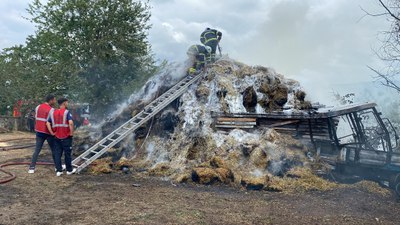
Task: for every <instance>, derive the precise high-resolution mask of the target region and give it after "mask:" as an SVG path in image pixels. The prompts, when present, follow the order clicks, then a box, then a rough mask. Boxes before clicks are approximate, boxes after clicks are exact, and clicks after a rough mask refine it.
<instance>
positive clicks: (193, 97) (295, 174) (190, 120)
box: [76, 57, 335, 190]
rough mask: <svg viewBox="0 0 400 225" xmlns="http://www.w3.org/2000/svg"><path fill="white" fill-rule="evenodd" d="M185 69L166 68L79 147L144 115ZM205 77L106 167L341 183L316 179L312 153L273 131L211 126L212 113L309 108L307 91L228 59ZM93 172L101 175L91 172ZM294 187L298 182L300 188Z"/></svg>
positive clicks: (258, 185) (249, 180)
mask: <svg viewBox="0 0 400 225" xmlns="http://www.w3.org/2000/svg"><path fill="white" fill-rule="evenodd" d="M183 68H185V67H184V66H179V65H169V66H167V68H166V69H165V70H163V72H162V73H160V74H158V75H156V76H154V77H153V78H152V79H150V80H149V81H148V82H147V83H146V85H144V87H143V88H142V89H141V90H140V91H139V92H138V93H135V94H133V95H132V96H131V98H130V99H129V101H127V102H126V103H124V104H122V105H121V106H120V107H119V108H118V110H117V112H115V113H114V114H112V115H111V116H110V117H109V118H108V119H107V120H105V121H103V122H102V123H100V124H98V125H96V126H94V127H92V128H90V129H86V130H85V129H82V130H80V131H78V132H77V136H78V137H77V142H76V148H77V149H82V148H84V147H85V146H86V147H87V146H88V145H90V144H92V143H94V142H95V141H96V140H98V139H99V138H100V137H102V136H105V135H107V134H108V133H109V132H111V131H112V130H113V129H115V128H117V127H118V126H119V125H121V124H122V123H123V122H125V121H126V120H128V119H129V118H131V117H132V116H133V115H135V114H136V113H137V112H138V111H140V110H142V109H143V107H144V106H145V105H146V104H148V103H149V102H151V100H153V99H154V98H156V97H157V96H159V95H161V94H162V93H163V92H165V91H166V90H168V88H169V87H171V86H172V85H173V84H175V83H176V82H178V81H179V80H180V79H182V78H183V76H184V75H185V72H184V69H183ZM202 76H203V78H202V79H201V80H200V82H198V83H197V84H195V85H192V86H191V87H190V88H189V90H188V91H187V92H186V93H184V94H183V95H182V96H181V97H180V98H179V99H178V100H176V101H174V102H173V103H171V104H170V106H168V107H167V108H166V109H164V110H163V111H162V112H160V113H159V114H158V115H157V116H156V117H155V118H154V120H151V121H149V122H148V123H147V125H146V126H144V127H143V128H141V129H139V130H138V131H136V132H135V134H133V135H131V136H130V137H128V138H126V140H124V141H123V142H122V143H121V144H119V145H117V146H116V147H115V151H114V154H113V153H109V154H107V155H106V156H105V157H109V160H107V159H106V160H105V159H102V160H101V161H100V162H106V163H107V165H106V167H108V166H109V167H110V168H112V169H114V171H118V170H119V169H121V168H129V170H130V171H132V172H134V173H137V174H142V175H150V176H160V177H164V178H167V179H171V180H173V181H176V182H198V183H201V184H213V183H226V184H229V185H235V186H240V187H245V188H248V189H269V190H285V188H286V187H290V189H294V188H301V187H304V189H330V188H333V187H334V186H335V184H333V183H330V182H328V181H325V180H323V179H322V178H319V177H317V176H315V175H314V174H313V170H312V169H313V162H311V161H310V160H309V158H308V157H307V152H308V151H309V149H308V148H307V147H306V146H305V145H304V144H302V143H301V142H300V141H299V140H295V139H293V138H292V137H291V136H289V135H283V134H279V133H277V132H276V131H275V130H273V129H267V128H263V129H254V130H240V129H234V130H230V131H229V130H228V131H226V130H225V131H222V130H217V129H215V128H213V126H212V122H213V118H212V116H211V115H212V112H221V113H246V112H254V113H265V112H269V111H284V112H285V113H291V112H293V111H306V110H307V109H308V108H309V107H310V106H311V104H310V103H309V102H307V101H305V95H306V94H305V92H304V91H303V90H302V88H301V86H300V84H299V83H298V82H297V81H295V80H292V79H287V78H285V77H284V76H283V75H281V74H279V73H277V72H275V70H273V69H271V68H267V67H262V66H248V65H245V64H243V63H240V62H237V61H235V60H233V59H230V58H228V57H223V58H221V59H220V60H218V61H217V62H216V63H214V64H212V65H209V66H208V68H207V69H206V72H204V73H203V74H202ZM121 156H122V157H121ZM111 157H113V158H112V159H111ZM112 161H114V162H112ZM98 165H99V164H98ZM97 167H99V168H102V170H104V171H106V172H110V170H109V169H108V168H104V166H103V167H102V166H97ZM92 172H99V171H96V169H95V168H93V169H92ZM100 172H101V171H100ZM293 182H297V183H298V184H297V185H296V187H294V185H292V184H293ZM311 183H312V184H311ZM301 184H304V185H303V186H302V185H301Z"/></svg>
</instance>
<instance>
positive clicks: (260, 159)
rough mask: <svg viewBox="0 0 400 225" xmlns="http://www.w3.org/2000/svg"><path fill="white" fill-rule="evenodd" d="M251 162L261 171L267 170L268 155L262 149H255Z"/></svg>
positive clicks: (251, 155)
mask: <svg viewBox="0 0 400 225" xmlns="http://www.w3.org/2000/svg"><path fill="white" fill-rule="evenodd" d="M249 161H250V162H251V163H252V165H254V166H256V167H257V168H260V169H265V168H267V166H268V158H267V154H266V153H265V151H264V150H262V149H261V148H255V149H254V151H252V152H251V154H250V159H249Z"/></svg>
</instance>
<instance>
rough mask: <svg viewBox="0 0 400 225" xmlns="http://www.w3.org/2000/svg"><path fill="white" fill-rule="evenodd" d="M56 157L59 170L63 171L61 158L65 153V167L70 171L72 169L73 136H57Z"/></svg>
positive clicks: (55, 161) (55, 160)
mask: <svg viewBox="0 0 400 225" xmlns="http://www.w3.org/2000/svg"><path fill="white" fill-rule="evenodd" d="M55 143H56V148H55V159H54V163H55V164H56V169H57V172H62V166H61V158H62V155H63V153H64V158H65V167H66V169H67V171H68V172H71V171H72V164H71V162H72V137H68V138H65V139H58V138H56V141H55Z"/></svg>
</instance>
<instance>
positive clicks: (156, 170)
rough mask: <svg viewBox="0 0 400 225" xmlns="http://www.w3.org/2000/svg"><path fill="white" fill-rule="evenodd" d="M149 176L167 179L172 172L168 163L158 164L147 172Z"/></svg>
mask: <svg viewBox="0 0 400 225" xmlns="http://www.w3.org/2000/svg"><path fill="white" fill-rule="evenodd" d="M148 172H149V175H150V176H160V177H167V176H170V175H171V174H172V173H173V171H172V170H171V167H170V166H169V164H168V163H158V164H156V165H155V166H153V168H151V169H150V170H149V171H148Z"/></svg>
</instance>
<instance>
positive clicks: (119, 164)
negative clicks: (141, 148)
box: [114, 157, 133, 169]
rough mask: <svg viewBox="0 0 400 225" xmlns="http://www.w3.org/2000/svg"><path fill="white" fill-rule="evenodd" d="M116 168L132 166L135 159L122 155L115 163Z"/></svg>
mask: <svg viewBox="0 0 400 225" xmlns="http://www.w3.org/2000/svg"><path fill="white" fill-rule="evenodd" d="M114 166H115V168H116V169H122V168H124V167H127V168H130V167H132V166H133V161H132V160H129V159H127V158H125V157H121V158H120V159H119V160H118V161H117V162H115V163H114Z"/></svg>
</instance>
